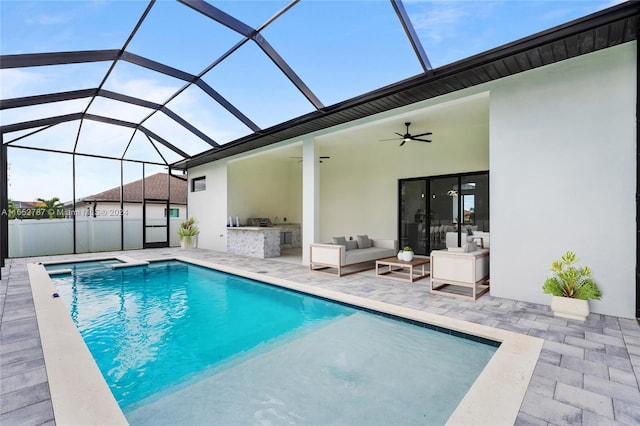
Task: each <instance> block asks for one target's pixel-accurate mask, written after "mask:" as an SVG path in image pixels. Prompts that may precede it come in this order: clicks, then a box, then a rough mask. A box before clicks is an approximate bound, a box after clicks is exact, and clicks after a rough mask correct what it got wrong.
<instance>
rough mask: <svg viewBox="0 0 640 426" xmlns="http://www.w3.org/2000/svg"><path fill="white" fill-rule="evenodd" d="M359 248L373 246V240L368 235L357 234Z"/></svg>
mask: <svg viewBox="0 0 640 426" xmlns="http://www.w3.org/2000/svg"><path fill="white" fill-rule="evenodd" d="M356 241H357V242H358V248H361V249H365V248H369V247H371V240H370V239H369V236H368V235H356Z"/></svg>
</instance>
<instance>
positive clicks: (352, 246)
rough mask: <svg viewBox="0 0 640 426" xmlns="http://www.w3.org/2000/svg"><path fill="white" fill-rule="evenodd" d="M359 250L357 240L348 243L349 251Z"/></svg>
mask: <svg viewBox="0 0 640 426" xmlns="http://www.w3.org/2000/svg"><path fill="white" fill-rule="evenodd" d="M357 248H358V242H357V241H356V240H349V241H347V251H349V250H355V249H357Z"/></svg>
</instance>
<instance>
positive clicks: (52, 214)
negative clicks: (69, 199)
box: [36, 197, 64, 219]
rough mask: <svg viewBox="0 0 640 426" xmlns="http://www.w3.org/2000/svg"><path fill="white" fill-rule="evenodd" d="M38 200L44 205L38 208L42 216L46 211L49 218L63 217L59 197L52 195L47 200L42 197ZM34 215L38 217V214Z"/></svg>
mask: <svg viewBox="0 0 640 426" xmlns="http://www.w3.org/2000/svg"><path fill="white" fill-rule="evenodd" d="M38 201H40V202H41V203H42V204H44V206H42V207H41V208H39V209H38V210H41V211H42V215H43V216H44V214H45V213H46V216H47V217H48V218H49V219H54V218H59V217H64V213H63V212H62V209H63V208H64V204H62V203H61V202H60V198H58V197H53V198H51V199H49V200H47V199H44V198H38ZM36 216H37V217H38V218H39V216H40V215H36Z"/></svg>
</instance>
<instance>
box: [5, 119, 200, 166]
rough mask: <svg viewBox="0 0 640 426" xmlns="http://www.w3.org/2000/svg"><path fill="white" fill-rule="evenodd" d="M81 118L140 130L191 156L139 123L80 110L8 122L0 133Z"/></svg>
mask: <svg viewBox="0 0 640 426" xmlns="http://www.w3.org/2000/svg"><path fill="white" fill-rule="evenodd" d="M82 119H86V120H92V121H98V122H101V123H106V124H112V125H116V126H122V127H128V128H132V129H136V130H140V131H141V132H142V133H144V134H145V135H147V136H150V137H151V138H153V139H155V140H156V141H158V142H159V143H161V144H162V145H164V146H166V147H167V148H169V149H170V150H171V151H173V152H175V153H176V154H178V155H180V156H181V157H183V158H191V156H190V155H189V154H187V153H186V152H184V151H182V150H181V149H179V148H177V147H176V146H174V145H173V144H171V143H169V142H168V141H167V140H165V139H163V138H162V137H160V136H158V135H157V134H155V133H154V132H152V131H151V130H149V129H147V128H145V127H144V126H141V125H139V124H137V123H131V122H129V121H124V120H118V119H116V118H111V117H103V116H101V115H95V114H83V113H81V112H77V113H73V114H65V115H58V116H55V117H48V118H42V119H38V120H31V121H24V122H21V123H14V124H8V125H5V126H0V133H11V132H17V131H20V130H26V129H33V128H35V127H42V126H50V125H53V124H59V123H64V122H69V121H75V120H82Z"/></svg>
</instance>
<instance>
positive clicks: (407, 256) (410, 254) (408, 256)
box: [402, 251, 413, 262]
mask: <svg viewBox="0 0 640 426" xmlns="http://www.w3.org/2000/svg"><path fill="white" fill-rule="evenodd" d="M402 260H404V261H405V262H411V261H412V260H413V252H412V251H403V252H402Z"/></svg>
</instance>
